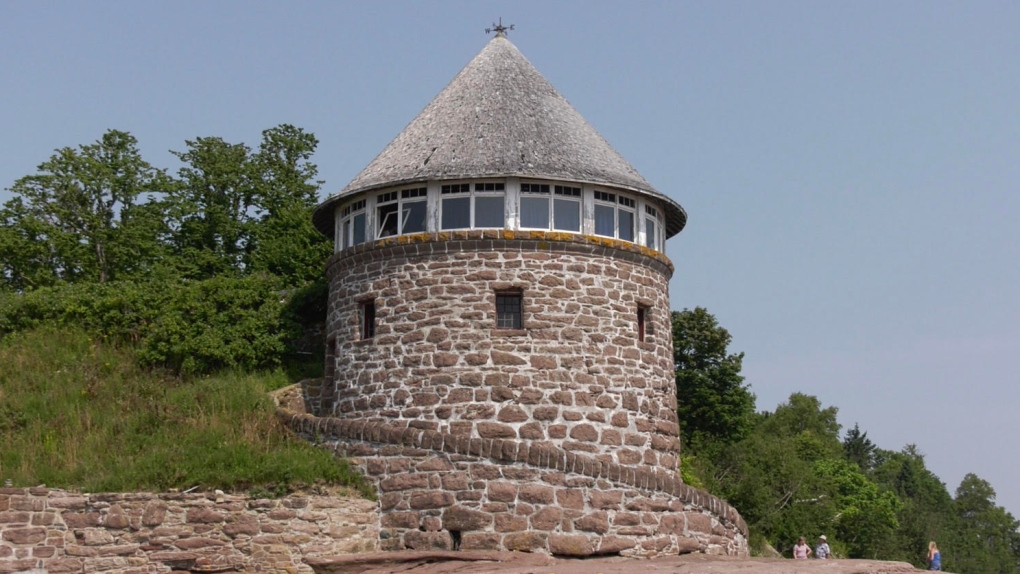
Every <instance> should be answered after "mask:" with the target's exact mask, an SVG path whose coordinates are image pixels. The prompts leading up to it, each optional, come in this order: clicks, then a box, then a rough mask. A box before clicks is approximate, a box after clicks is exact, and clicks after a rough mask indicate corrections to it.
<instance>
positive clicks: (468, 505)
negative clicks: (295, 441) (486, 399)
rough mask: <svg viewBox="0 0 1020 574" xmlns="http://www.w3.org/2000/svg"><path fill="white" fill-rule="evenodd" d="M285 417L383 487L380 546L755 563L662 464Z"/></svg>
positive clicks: (731, 522)
mask: <svg viewBox="0 0 1020 574" xmlns="http://www.w3.org/2000/svg"><path fill="white" fill-rule="evenodd" d="M280 414H281V417H282V418H283V419H284V420H285V421H286V422H287V424H288V425H289V426H290V427H291V428H292V429H294V430H295V431H297V432H298V433H299V434H301V435H303V436H305V437H306V438H309V439H311V440H314V441H315V442H316V443H318V444H320V445H321V446H323V447H326V448H328V449H330V450H333V451H335V452H336V453H337V454H339V455H342V456H345V457H348V458H349V459H351V461H352V462H354V463H355V464H356V465H357V466H359V468H360V469H361V470H362V471H363V472H364V473H365V475H366V476H367V477H369V478H370V479H371V480H372V481H373V482H374V483H375V484H376V486H377V488H378V491H379V502H380V509H381V512H382V514H381V522H380V527H381V528H380V548H382V549H384V550H404V549H414V550H430V549H435V550H454V549H459V550H506V551H530V552H534V551H537V552H548V553H550V554H554V555H561V556H592V555H600V554H601V555H604V554H619V555H624V556H657V555H664V554H683V553H688V552H703V553H708V554H723V555H731V556H747V555H748V548H747V526H746V524H745V523H744V521H743V519H742V518H740V515H739V514H738V513H737V512H736V510H735V509H733V508H732V507H731V506H729V505H728V504H726V503H725V502H724V501H722V500H720V499H718V498H716V497H714V496H712V495H710V494H708V493H705V492H703V491H699V490H697V489H694V488H691V487H689V486H687V485H685V484H683V483H682V482H681V481H680V479H679V477H678V476H676V475H675V473H670V472H667V471H664V470H662V469H660V468H630V467H623V466H621V465H616V464H606V463H603V462H600V461H598V460H596V459H594V458H592V457H588V456H586V455H584V454H580V453H573V452H569V451H562V450H560V449H558V448H556V447H555V446H554V445H548V444H527V443H526V442H523V441H513V440H500V439H466V437H457V436H452V435H444V434H443V433H439V432H436V431H429V430H422V429H414V428H395V427H392V426H390V425H387V424H385V423H375V422H365V421H349V420H340V419H335V418H322V417H315V416H312V415H307V414H297V413H294V412H291V411H286V410H283V409H281V410H280Z"/></svg>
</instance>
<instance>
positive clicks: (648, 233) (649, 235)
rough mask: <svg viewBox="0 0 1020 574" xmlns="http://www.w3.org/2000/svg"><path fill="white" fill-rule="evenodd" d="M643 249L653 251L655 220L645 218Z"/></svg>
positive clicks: (654, 245) (654, 244)
mask: <svg viewBox="0 0 1020 574" xmlns="http://www.w3.org/2000/svg"><path fill="white" fill-rule="evenodd" d="M645 247H650V248H652V249H655V247H656V243H655V220H654V219H651V218H648V217H646V218H645Z"/></svg>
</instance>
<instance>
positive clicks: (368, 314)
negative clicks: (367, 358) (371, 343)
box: [361, 301, 375, 340]
mask: <svg viewBox="0 0 1020 574" xmlns="http://www.w3.org/2000/svg"><path fill="white" fill-rule="evenodd" d="M372 337H375V301H365V302H364V303H362V304H361V339H362V340H367V339H371V338H372Z"/></svg>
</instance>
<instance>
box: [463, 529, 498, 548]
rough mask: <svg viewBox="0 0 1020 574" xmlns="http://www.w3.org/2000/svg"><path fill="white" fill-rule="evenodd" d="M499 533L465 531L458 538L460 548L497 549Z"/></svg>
mask: <svg viewBox="0 0 1020 574" xmlns="http://www.w3.org/2000/svg"><path fill="white" fill-rule="evenodd" d="M500 539H501V535H500V534H496V533H495V532H465V533H464V534H462V535H461V538H460V549H461V550H465V551H466V550H499V542H500Z"/></svg>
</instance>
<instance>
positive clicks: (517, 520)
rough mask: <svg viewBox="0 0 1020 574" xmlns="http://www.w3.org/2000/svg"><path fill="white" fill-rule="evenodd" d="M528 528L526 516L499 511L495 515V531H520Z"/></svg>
mask: <svg viewBox="0 0 1020 574" xmlns="http://www.w3.org/2000/svg"><path fill="white" fill-rule="evenodd" d="M527 529H528V517H527V516H518V515H516V514H507V513H500V514H496V515H495V530H496V532H521V531H524V530H527Z"/></svg>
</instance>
